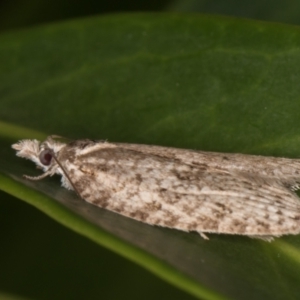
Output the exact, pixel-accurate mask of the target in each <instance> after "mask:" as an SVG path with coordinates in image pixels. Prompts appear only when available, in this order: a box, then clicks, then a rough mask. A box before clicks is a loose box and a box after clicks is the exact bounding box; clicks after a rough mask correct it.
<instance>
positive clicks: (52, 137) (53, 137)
mask: <svg viewBox="0 0 300 300" xmlns="http://www.w3.org/2000/svg"><path fill="white" fill-rule="evenodd" d="M49 138H50V139H63V140H68V141H73V139H70V138H67V137H65V136H61V135H57V134H51V135H49V136H48V139H49Z"/></svg>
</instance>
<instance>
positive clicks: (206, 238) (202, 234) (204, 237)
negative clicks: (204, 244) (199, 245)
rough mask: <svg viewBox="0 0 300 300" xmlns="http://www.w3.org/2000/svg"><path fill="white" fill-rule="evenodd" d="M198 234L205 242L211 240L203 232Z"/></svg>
mask: <svg viewBox="0 0 300 300" xmlns="http://www.w3.org/2000/svg"><path fill="white" fill-rule="evenodd" d="M198 233H199V234H200V236H201V237H202V238H203V239H204V240H209V237H208V236H207V235H206V234H205V233H203V232H198Z"/></svg>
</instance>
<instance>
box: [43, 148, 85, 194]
mask: <svg viewBox="0 0 300 300" xmlns="http://www.w3.org/2000/svg"><path fill="white" fill-rule="evenodd" d="M51 152H52V157H53V159H54V160H55V161H56V163H57V164H58V165H59V167H60V168H61V169H62V171H63V172H64V174H65V176H66V177H67V179H68V180H69V182H70V183H71V185H72V187H73V189H74V191H75V192H76V194H77V195H78V196H79V197H80V198H82V196H81V194H80V193H79V191H78V189H77V188H76V186H75V185H74V183H73V182H72V180H71V178H70V176H69V175H68V173H67V172H66V170H65V168H64V167H63V166H62V164H61V163H60V162H59V160H58V159H57V158H56V156H55V154H54V152H53V151H51ZM45 174H46V173H45Z"/></svg>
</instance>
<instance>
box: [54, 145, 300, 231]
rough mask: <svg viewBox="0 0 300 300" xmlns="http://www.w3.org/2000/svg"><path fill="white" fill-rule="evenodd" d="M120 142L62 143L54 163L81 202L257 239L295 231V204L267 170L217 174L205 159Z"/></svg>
mask: <svg viewBox="0 0 300 300" xmlns="http://www.w3.org/2000/svg"><path fill="white" fill-rule="evenodd" d="M126 145H127V144H126ZM126 145H125V146H124V147H121V146H116V145H114V144H109V143H103V144H102V145H99V144H98V146H97V145H94V146H93V145H91V147H90V145H88V147H87V150H86V151H78V145H74V144H70V145H69V146H68V145H67V146H66V147H65V149H64V150H63V151H62V153H60V156H59V157H58V159H60V158H63V159H61V162H63V167H64V169H65V171H66V172H68V174H69V176H70V177H71V178H72V182H73V184H74V185H75V186H76V189H77V190H78V191H79V193H80V195H81V196H82V197H83V198H84V199H85V200H86V201H88V202H91V203H93V204H95V205H98V206H100V207H103V208H107V209H110V210H112V211H115V212H117V213H120V214H122V215H125V216H128V217H131V218H134V219H137V220H140V221H143V222H146V223H149V224H153V225H160V226H166V227H171V228H177V229H180V230H185V231H198V232H215V233H230V234H244V235H259V236H263V235H267V236H270V235H274V236H280V235H282V234H285V233H289V234H297V233H299V231H300V229H299V228H300V226H299V218H300V203H299V199H298V197H297V196H296V195H295V194H294V193H293V192H292V191H290V190H289V189H288V188H287V187H286V185H285V182H284V181H283V180H281V178H280V176H275V175H274V172H273V173H272V174H273V175H270V176H267V175H268V174H267V175H264V176H261V175H257V174H255V175H253V173H252V172H247V171H246V172H245V170H244V169H242V170H239V169H238V168H233V169H227V170H224V169H222V167H218V166H217V165H214V164H210V163H209V161H207V160H206V161H205V160H204V161H199V160H197V161H196V160H195V157H194V158H193V159H190V160H189V159H188V160H187V161H184V160H183V159H181V158H180V157H179V156H180V155H179V156H178V155H177V156H176V155H173V156H170V155H166V152H165V153H164V152H163V151H162V152H160V151H150V150H148V152H147V151H140V150H139V148H138V147H132V146H129V147H126ZM75 146H76V147H75ZM136 146H139V145H136ZM89 147H90V148H89ZM144 147H145V146H144ZM149 148H153V147H149ZM157 148H160V149H162V148H161V147H157ZM76 149H77V150H76ZM79 149H80V148H79ZM165 149H166V151H167V150H168V149H169V148H165ZM175 152H176V151H175ZM175 154H176V153H175ZM179 154H180V153H179ZM64 156H66V157H67V159H64Z"/></svg>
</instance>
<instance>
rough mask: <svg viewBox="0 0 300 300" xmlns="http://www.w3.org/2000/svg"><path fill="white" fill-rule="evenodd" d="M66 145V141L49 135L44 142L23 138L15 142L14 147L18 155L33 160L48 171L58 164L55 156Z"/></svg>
mask: <svg viewBox="0 0 300 300" xmlns="http://www.w3.org/2000/svg"><path fill="white" fill-rule="evenodd" d="M64 146H65V144H64V143H59V142H57V141H54V140H53V139H52V138H51V137H48V138H47V139H46V140H45V141H44V142H42V143H41V142H39V141H37V140H21V141H19V142H18V143H16V144H13V145H12V148H13V149H15V150H17V156H20V157H24V158H26V159H30V160H32V161H33V162H34V163H35V164H36V165H37V166H38V167H39V168H41V169H43V171H44V172H47V171H48V170H50V169H51V168H52V167H53V166H54V165H56V160H55V159H54V157H57V155H58V153H59V151H60V150H61V148H63V147H64Z"/></svg>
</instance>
